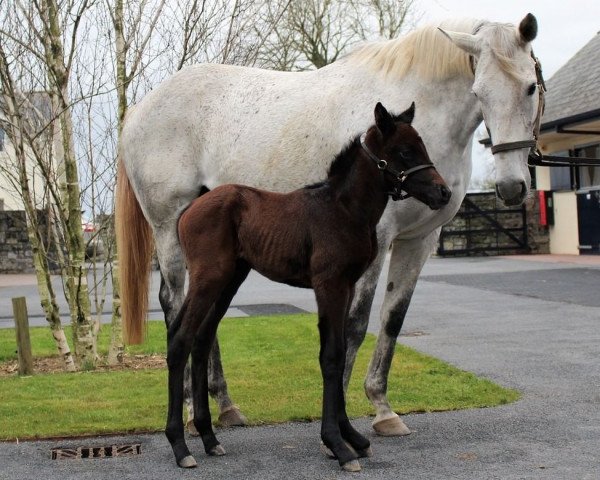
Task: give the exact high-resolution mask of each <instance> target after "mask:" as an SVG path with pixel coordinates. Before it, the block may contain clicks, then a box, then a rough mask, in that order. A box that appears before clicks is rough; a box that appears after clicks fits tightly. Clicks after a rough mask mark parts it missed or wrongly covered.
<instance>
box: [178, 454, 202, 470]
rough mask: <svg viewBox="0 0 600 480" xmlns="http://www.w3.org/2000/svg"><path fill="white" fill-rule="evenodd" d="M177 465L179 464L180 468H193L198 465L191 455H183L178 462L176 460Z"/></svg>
mask: <svg viewBox="0 0 600 480" xmlns="http://www.w3.org/2000/svg"><path fill="white" fill-rule="evenodd" d="M177 465H179V466H180V467H181V468H195V467H197V466H198V464H197V463H196V459H195V458H194V457H192V456H191V455H188V456H187V457H183V458H182V459H181V460H179V462H177Z"/></svg>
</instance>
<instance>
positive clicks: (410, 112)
mask: <svg viewBox="0 0 600 480" xmlns="http://www.w3.org/2000/svg"><path fill="white" fill-rule="evenodd" d="M414 118H415V102H412V103H411V104H410V107H408V108H407V109H406V110H404V111H403V112H402V113H401V114H400V115H397V116H396V121H397V122H402V123H408V124H409V125H410V124H411V123H412V121H413V120H414Z"/></svg>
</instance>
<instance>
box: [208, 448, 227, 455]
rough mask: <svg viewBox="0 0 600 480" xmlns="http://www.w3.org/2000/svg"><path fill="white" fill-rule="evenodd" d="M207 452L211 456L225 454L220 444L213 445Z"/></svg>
mask: <svg viewBox="0 0 600 480" xmlns="http://www.w3.org/2000/svg"><path fill="white" fill-rule="evenodd" d="M208 454H209V455H211V456H213V457H222V456H223V455H225V449H224V448H223V446H222V445H215V446H214V447H213V448H211V449H210V450H209V451H208Z"/></svg>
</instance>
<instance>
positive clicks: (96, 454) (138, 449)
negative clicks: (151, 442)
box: [51, 443, 142, 460]
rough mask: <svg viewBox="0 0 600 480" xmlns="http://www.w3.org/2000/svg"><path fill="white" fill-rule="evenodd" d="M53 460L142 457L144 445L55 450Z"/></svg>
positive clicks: (53, 450)
mask: <svg viewBox="0 0 600 480" xmlns="http://www.w3.org/2000/svg"><path fill="white" fill-rule="evenodd" d="M51 452H52V460H63V459H66V458H110V457H125V456H129V455H140V454H141V453H142V445H141V444H139V443H134V444H133V445H109V446H105V447H74V448H65V447H62V448H53V449H52V450H51Z"/></svg>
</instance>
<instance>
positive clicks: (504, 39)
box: [440, 14, 543, 205]
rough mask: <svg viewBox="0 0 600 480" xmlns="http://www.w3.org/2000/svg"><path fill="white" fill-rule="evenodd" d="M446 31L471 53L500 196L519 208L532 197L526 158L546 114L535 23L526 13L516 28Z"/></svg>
mask: <svg viewBox="0 0 600 480" xmlns="http://www.w3.org/2000/svg"><path fill="white" fill-rule="evenodd" d="M440 30H442V29H440ZM442 32H443V33H444V34H445V35H446V36H447V37H448V38H449V39H450V40H451V41H452V42H453V43H454V44H455V45H456V46H458V47H459V48H461V49H462V50H464V51H465V52H467V53H468V54H469V55H471V59H472V66H473V69H474V73H475V80H474V83H473V93H474V94H475V95H476V96H477V99H478V101H479V105H480V107H481V112H482V114H483V119H484V121H485V124H486V126H487V128H488V131H489V133H490V138H491V140H492V144H493V147H492V153H493V154H494V159H495V164H496V192H497V193H498V196H499V197H500V198H501V199H502V200H504V202H505V203H506V204H507V205H518V204H520V203H522V202H523V200H524V199H525V197H526V196H527V194H528V193H529V188H530V181H531V177H530V175H529V170H528V168H527V158H528V154H529V150H530V148H535V141H534V135H535V134H534V130H536V129H538V128H539V121H540V117H541V113H542V112H541V109H542V107H541V103H540V102H541V101H542V95H543V92H540V90H539V89H540V88H542V87H541V85H540V83H542V77H541V70H540V71H539V75H538V72H537V69H536V60H535V58H534V56H533V54H532V51H531V41H532V40H533V39H534V38H535V37H536V35H537V20H536V19H535V17H534V16H533V15H532V14H528V15H527V16H526V17H525V18H524V19H523V20H522V21H521V23H520V24H519V26H518V27H515V26H513V25H506V24H498V23H483V24H482V25H481V26H480V27H479V28H478V29H477V31H476V32H475V33H474V34H470V33H462V32H450V31H444V30H442ZM538 106H539V108H538Z"/></svg>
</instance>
